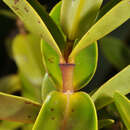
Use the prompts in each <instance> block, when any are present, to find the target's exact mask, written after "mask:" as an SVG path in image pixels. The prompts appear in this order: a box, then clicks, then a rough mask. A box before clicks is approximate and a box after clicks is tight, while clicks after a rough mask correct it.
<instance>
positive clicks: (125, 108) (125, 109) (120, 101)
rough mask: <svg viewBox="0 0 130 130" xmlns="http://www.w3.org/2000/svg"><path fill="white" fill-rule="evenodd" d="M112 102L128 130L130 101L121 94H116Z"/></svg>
mask: <svg viewBox="0 0 130 130" xmlns="http://www.w3.org/2000/svg"><path fill="white" fill-rule="evenodd" d="M114 101H115V105H116V107H117V110H118V112H119V113H120V116H121V118H122V120H123V122H124V124H125V126H126V127H127V129H128V130H129V129H130V100H128V99H127V98H126V97H125V96H123V95H122V94H121V93H119V92H116V93H115V94H114Z"/></svg>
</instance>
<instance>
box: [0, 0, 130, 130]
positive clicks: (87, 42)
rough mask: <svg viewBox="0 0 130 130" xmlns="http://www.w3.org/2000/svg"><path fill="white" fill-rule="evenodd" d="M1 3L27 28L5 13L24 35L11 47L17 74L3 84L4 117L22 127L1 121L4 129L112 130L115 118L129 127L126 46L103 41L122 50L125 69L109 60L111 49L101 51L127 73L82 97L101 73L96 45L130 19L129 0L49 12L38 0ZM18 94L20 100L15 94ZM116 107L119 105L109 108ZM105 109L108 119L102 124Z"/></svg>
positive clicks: (0, 114)
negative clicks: (97, 68)
mask: <svg viewBox="0 0 130 130" xmlns="http://www.w3.org/2000/svg"><path fill="white" fill-rule="evenodd" d="M3 2H5V3H6V4H7V5H8V6H9V7H10V8H11V9H12V11H13V12H14V13H15V14H16V15H17V16H18V17H19V19H20V20H21V21H22V22H21V21H20V20H19V19H17V18H16V17H15V16H14V15H13V14H12V13H10V12H6V11H1V14H5V15H6V16H9V17H11V18H13V19H15V20H16V21H17V23H18V24H17V25H18V28H19V32H20V34H18V35H17V36H16V37H15V38H14V39H13V40H12V43H11V46H12V57H13V59H14V60H15V62H16V64H17V66H18V72H17V75H16V76H14V75H13V76H8V77H5V78H3V79H1V86H0V90H1V92H0V108H1V109H0V119H1V120H8V121H14V122H15V121H16V122H22V123H19V124H15V123H14V124H13V123H12V125H11V123H10V122H5V121H1V124H2V125H3V126H2V125H1V128H0V129H3V128H2V127H4V123H5V124H6V123H7V124H8V123H9V125H8V126H9V127H10V129H11V130H12V129H15V128H16V129H17V128H19V127H20V128H21V129H22V130H25V129H28V130H29V129H33V130H52V129H53V130H97V129H102V128H109V127H111V129H113V130H114V127H115V125H116V124H114V121H115V119H116V118H118V124H123V125H122V128H123V129H125V128H128V129H129V128H130V126H129V124H130V122H129V119H130V116H129V115H127V114H126V112H128V110H129V107H130V106H129V105H130V102H129V99H127V98H126V97H125V96H124V95H127V94H129V92H130V86H129V84H130V66H127V65H128V64H129V63H125V61H126V60H125V59H124V57H123V56H122V54H121V53H120V49H123V51H124V52H125V53H128V54H129V50H128V49H126V47H124V46H123V45H122V44H121V43H120V41H118V40H116V39H114V38H108V39H107V40H106V39H102V42H103V45H104V44H106V45H108V43H109V42H111V43H112V45H111V46H113V45H114V46H116V47H117V48H113V50H115V49H116V52H115V57H114V58H115V59H116V60H117V61H119V63H118V62H115V59H114V58H110V57H111V55H112V54H109V53H110V52H109V49H111V46H110V47H109V48H108V46H107V48H105V49H103V51H104V53H105V54H106V55H107V57H108V59H110V61H111V62H112V64H114V65H115V66H117V67H118V65H117V64H120V63H121V65H120V66H119V69H122V68H124V66H127V67H126V68H125V69H123V70H122V71H121V72H119V73H118V74H117V75H116V76H114V77H113V78H112V79H110V80H108V81H107V82H106V83H105V84H104V85H102V86H101V87H100V88H99V89H98V90H96V91H94V92H93V93H91V94H87V93H85V92H81V91H79V92H77V91H78V90H80V89H81V88H83V87H85V86H86V85H87V84H88V83H89V81H90V80H91V79H92V77H93V75H94V73H95V71H96V67H97V62H98V60H97V59H98V58H97V57H98V46H97V40H99V39H101V38H102V37H104V36H105V35H107V34H108V33H110V32H112V31H113V30H114V29H116V28H117V27H119V26H120V25H121V24H123V23H124V22H126V21H127V20H128V19H129V18H130V14H129V13H128V12H129V11H130V0H122V1H119V0H116V2H113V0H111V1H110V2H108V4H107V5H106V6H104V7H103V8H102V7H101V5H102V2H103V1H102V0H93V1H92V0H88V1H84V0H75V1H74V0H69V1H67V0H62V1H61V2H59V3H58V4H57V5H56V6H55V7H54V8H53V9H52V11H51V12H50V14H48V13H47V12H46V10H45V9H44V7H43V6H42V5H41V4H40V3H39V2H38V1H37V0H14V1H10V0H3ZM23 24H24V25H23ZM40 44H41V46H40ZM113 53H114V51H113ZM42 62H43V65H42ZM6 82H8V83H6ZM4 86H6V88H5V87H4ZM19 86H20V87H19ZM17 90H20V91H21V92H22V97H19V96H13V95H11V94H12V93H13V92H15V91H17ZM117 90H118V91H119V92H116V91H117ZM3 92H5V93H9V94H5V93H3ZM90 95H91V96H90ZM112 103H115V105H116V107H111V104H112ZM108 108H111V109H112V110H113V111H117V110H118V112H119V114H118V115H120V118H121V119H120V118H119V117H117V115H115V114H113V116H110V111H108ZM100 111H101V112H103V111H105V112H106V113H107V114H102V115H100V116H101V117H100V120H98V116H99V114H98V113H99V112H100ZM105 116H106V117H105ZM24 123H30V125H27V126H25V125H24Z"/></svg>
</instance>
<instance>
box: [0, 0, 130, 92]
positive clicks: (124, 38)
mask: <svg viewBox="0 0 130 130" xmlns="http://www.w3.org/2000/svg"><path fill="white" fill-rule="evenodd" d="M39 2H40V3H41V4H43V5H44V7H45V8H46V10H47V11H48V12H49V11H50V10H51V9H52V7H53V6H54V5H55V4H56V3H58V2H59V0H39ZM107 2H108V1H107V0H104V3H103V5H104V4H105V3H107ZM0 9H8V7H7V6H6V5H5V4H4V3H3V2H2V1H0ZM8 10H9V9H8ZM18 33H19V31H18V28H17V26H16V21H15V20H14V19H10V18H8V17H6V16H3V15H0V59H1V62H0V68H1V69H0V78H2V77H4V76H6V75H9V74H15V73H16V72H17V67H16V64H15V62H14V61H13V60H12V59H11V58H10V57H9V54H8V53H7V49H8V48H9V46H8V47H7V44H8V42H7V38H13V37H14V36H16V34H18ZM113 37H114V38H113ZM112 39H114V40H112ZM98 43H99V44H98V45H99V57H98V67H97V71H96V74H95V75H94V77H93V79H92V81H91V82H90V83H89V84H88V85H87V87H86V88H84V89H83V90H85V91H86V92H89V91H91V90H92V89H94V88H97V87H99V86H101V85H102V84H103V83H104V82H105V81H107V80H108V79H110V78H111V77H112V76H113V75H115V74H116V73H118V72H119V71H120V70H121V69H123V68H124V67H125V66H127V65H128V64H130V20H128V21H127V22H126V23H125V24H123V25H122V26H121V27H119V28H118V29H117V30H116V31H113V32H112V33H111V34H109V37H108V36H107V37H105V38H103V39H102V40H100V41H99V42H98ZM105 43H109V44H105ZM116 54H117V55H116ZM111 55H113V56H112V57H111ZM86 69H87V68H86Z"/></svg>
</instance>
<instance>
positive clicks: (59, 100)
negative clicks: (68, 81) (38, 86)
mask: <svg viewBox="0 0 130 130" xmlns="http://www.w3.org/2000/svg"><path fill="white" fill-rule="evenodd" d="M66 103H67V98H66V95H65V94H62V93H60V92H52V93H51V94H50V95H48V97H47V98H46V100H45V101H44V103H43V106H42V108H41V110H40V112H39V115H38V117H37V119H36V122H35V124H34V127H33V129H32V130H60V129H61V126H62V124H61V123H62V120H63V117H64V112H65V108H66Z"/></svg>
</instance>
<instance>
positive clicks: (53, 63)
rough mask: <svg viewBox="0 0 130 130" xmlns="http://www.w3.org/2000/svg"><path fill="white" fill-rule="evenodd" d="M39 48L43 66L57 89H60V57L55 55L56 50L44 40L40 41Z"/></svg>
mask: <svg viewBox="0 0 130 130" xmlns="http://www.w3.org/2000/svg"><path fill="white" fill-rule="evenodd" d="M41 50H42V56H43V64H44V67H45V69H46V71H47V73H48V74H49V76H50V77H51V78H52V80H53V82H54V84H55V86H56V87H57V88H58V89H60V90H61V89H62V76H61V71H60V67H59V64H60V57H59V56H58V55H57V53H56V51H55V50H54V49H53V48H52V47H51V46H50V45H49V44H48V43H46V42H45V41H43V40H42V41H41Z"/></svg>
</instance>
